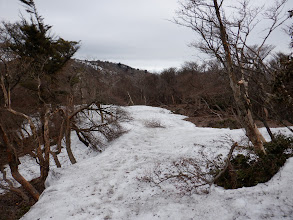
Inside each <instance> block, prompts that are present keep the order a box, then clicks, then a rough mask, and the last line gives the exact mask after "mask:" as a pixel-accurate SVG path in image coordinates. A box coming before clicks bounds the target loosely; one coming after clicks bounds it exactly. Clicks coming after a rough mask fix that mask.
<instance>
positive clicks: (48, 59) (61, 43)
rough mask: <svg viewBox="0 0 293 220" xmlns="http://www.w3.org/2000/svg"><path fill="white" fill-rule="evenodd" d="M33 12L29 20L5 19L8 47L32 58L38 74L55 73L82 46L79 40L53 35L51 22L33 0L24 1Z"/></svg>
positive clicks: (29, 11)
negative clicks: (67, 39)
mask: <svg viewBox="0 0 293 220" xmlns="http://www.w3.org/2000/svg"><path fill="white" fill-rule="evenodd" d="M21 2H22V3H23V4H25V6H26V8H27V9H26V11H27V12H28V13H29V14H30V15H31V18H30V20H29V21H27V20H25V19H24V18H22V20H21V21H20V22H16V23H13V24H11V23H4V28H5V30H6V33H7V35H8V36H9V40H8V42H7V47H8V48H9V49H10V50H11V51H13V52H15V53H16V54H17V55H18V57H19V58H21V59H24V58H30V60H31V66H32V70H33V71H35V73H36V74H41V73H45V74H54V73H56V72H57V71H58V70H60V69H61V68H62V67H63V66H64V64H65V63H66V62H67V61H68V60H69V59H70V58H71V57H72V56H73V55H74V53H75V52H76V51H77V50H78V48H79V45H78V42H75V41H66V40H64V39H63V38H57V39H55V38H54V37H53V36H52V35H50V30H51V28H52V27H51V26H49V25H46V24H45V23H44V21H43V18H42V17H41V16H40V15H39V14H38V12H37V9H36V7H35V3H34V1H33V0H29V1H25V0H23V1H21Z"/></svg>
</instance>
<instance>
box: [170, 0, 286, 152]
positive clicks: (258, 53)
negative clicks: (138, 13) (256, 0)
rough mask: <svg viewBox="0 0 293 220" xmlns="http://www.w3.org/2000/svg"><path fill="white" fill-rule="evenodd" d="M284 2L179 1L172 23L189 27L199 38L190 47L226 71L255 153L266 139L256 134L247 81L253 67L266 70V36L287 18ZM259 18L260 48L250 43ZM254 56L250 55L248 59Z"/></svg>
mask: <svg viewBox="0 0 293 220" xmlns="http://www.w3.org/2000/svg"><path fill="white" fill-rule="evenodd" d="M286 2H287V0H280V1H278V0H276V1H275V2H274V6H271V7H265V6H262V7H257V6H252V5H251V4H250V1H249V0H241V1H239V2H238V1H237V2H236V1H233V2H231V1H225V0H182V1H181V3H180V5H181V8H180V10H178V11H177V15H178V16H177V18H176V19H175V22H176V23H177V24H179V25H183V26H186V27H189V28H191V29H192V30H193V31H194V32H195V33H197V34H198V36H199V37H200V38H199V39H200V40H198V41H197V42H196V43H194V44H192V45H193V46H195V47H196V48H197V49H199V50H200V51H202V52H204V53H206V54H208V55H210V56H211V57H215V58H217V60H218V61H219V62H220V63H221V65H222V66H223V67H224V68H225V70H226V73H227V75H228V77H229V81H230V87H231V89H232V92H233V97H234V100H235V103H236V108H237V115H238V117H239V119H240V120H239V121H240V122H241V123H242V125H243V127H244V128H245V131H246V135H247V137H248V138H249V139H250V141H251V142H252V144H253V145H254V148H255V151H256V152H262V153H265V149H264V147H263V142H265V139H264V138H263V137H262V135H261V133H260V132H259V130H258V128H257V126H256V124H255V122H254V118H253V114H252V103H251V100H250V96H249V93H248V89H249V80H250V77H251V74H252V73H255V72H253V71H247V70H252V69H256V68H255V66H257V65H258V66H261V67H262V68H263V69H266V65H265V59H266V58H267V57H268V55H269V54H270V52H271V51H272V49H273V47H268V46H267V45H266V42H267V40H268V38H269V36H270V35H271V34H272V32H273V31H275V30H276V29H277V28H278V27H279V26H281V25H282V24H283V23H284V22H285V21H286V20H287V19H288V15H287V14H286V12H284V10H283V9H284V5H285V3H286ZM259 15H262V16H263V17H262V19H266V20H267V21H268V22H267V26H266V28H265V30H263V32H262V33H263V35H262V40H261V41H260V43H259V45H256V46H251V45H250V44H249V43H251V42H255V40H254V41H253V39H252V38H253V37H255V35H254V34H255V31H256V30H257V26H258V25H263V24H262V23H261V22H260V19H259ZM251 55H253V56H251Z"/></svg>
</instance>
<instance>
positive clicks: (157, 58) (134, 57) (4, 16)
mask: <svg viewBox="0 0 293 220" xmlns="http://www.w3.org/2000/svg"><path fill="white" fill-rule="evenodd" d="M177 1H178V0H82V1H80V0H47V1H45V0H35V3H36V6H37V8H38V10H39V13H40V14H41V15H42V16H43V17H44V18H45V23H46V24H50V25H52V26H53V28H52V32H53V33H54V34H56V35H58V36H60V37H62V38H64V39H66V40H74V41H79V40H80V41H81V48H80V50H79V51H78V52H77V54H76V55H75V57H77V58H81V59H99V60H108V61H112V62H121V63H124V64H127V65H130V66H132V67H135V68H140V69H148V70H161V69H163V68H168V67H180V65H182V64H183V63H184V61H196V60H198V53H197V52H196V51H195V50H194V48H190V47H188V46H187V45H188V44H189V43H191V42H192V41H194V40H195V35H194V34H193V32H192V31H191V30H189V29H187V28H184V27H180V26H177V25H175V24H173V23H172V22H170V21H169V20H172V18H173V17H174V16H175V10H176V9H178V2H177ZM266 2H272V0H267V1H266ZM288 8H291V9H292V8H293V0H289V3H288ZM20 12H22V13H23V14H25V12H24V7H23V6H22V4H21V3H20V2H19V1H18V0H0V20H5V21H11V22H13V21H16V20H19V14H20ZM289 40H290V38H289V37H288V36H286V35H285V34H283V33H282V32H281V31H279V32H278V33H276V34H275V35H274V36H273V38H272V40H271V41H272V42H274V43H275V44H277V45H278V49H279V50H282V51H284V50H287V51H288V44H289Z"/></svg>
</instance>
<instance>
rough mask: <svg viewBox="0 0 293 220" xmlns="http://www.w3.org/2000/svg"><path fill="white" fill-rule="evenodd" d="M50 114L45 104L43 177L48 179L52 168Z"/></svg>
mask: <svg viewBox="0 0 293 220" xmlns="http://www.w3.org/2000/svg"><path fill="white" fill-rule="evenodd" d="M49 114H50V110H49V108H48V107H47V106H45V115H44V152H45V155H44V164H43V167H42V172H41V178H42V180H46V178H47V176H48V174H49V170H50V146H51V143H50V134H49Z"/></svg>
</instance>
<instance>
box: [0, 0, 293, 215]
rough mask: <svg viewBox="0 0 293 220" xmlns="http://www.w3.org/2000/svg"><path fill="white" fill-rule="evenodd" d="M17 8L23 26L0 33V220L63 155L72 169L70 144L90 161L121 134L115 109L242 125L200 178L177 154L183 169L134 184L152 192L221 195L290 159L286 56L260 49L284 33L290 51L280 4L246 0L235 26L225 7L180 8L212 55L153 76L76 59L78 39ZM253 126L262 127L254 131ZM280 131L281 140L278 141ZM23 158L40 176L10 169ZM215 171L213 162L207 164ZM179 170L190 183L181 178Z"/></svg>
mask: <svg viewBox="0 0 293 220" xmlns="http://www.w3.org/2000/svg"><path fill="white" fill-rule="evenodd" d="M20 2H21V3H22V5H23V6H24V8H25V9H26V12H27V14H28V15H29V17H30V19H26V18H24V17H22V18H21V20H20V21H18V22H15V23H9V22H4V21H3V22H2V23H1V25H0V86H1V90H0V170H1V174H0V177H1V178H0V189H1V190H3V193H1V194H0V201H1V202H0V205H1V206H2V205H3V207H4V205H5V204H6V206H5V207H9V208H4V209H5V210H4V209H2V210H1V209H0V211H1V212H3V217H1V216H2V215H1V216H0V219H1V220H2V219H10V218H8V216H12V217H11V219H18V218H20V217H21V216H22V215H24V214H25V213H26V212H27V211H28V209H29V208H30V207H31V206H32V205H33V204H35V203H36V202H38V201H39V199H40V195H41V194H42V192H43V191H44V189H45V188H46V187H45V185H46V184H45V183H46V180H47V179H48V177H50V172H51V173H52V171H51V167H52V164H54V166H56V167H57V168H61V167H62V163H63V162H62V160H63V159H60V158H63V156H62V157H61V156H60V155H63V152H66V155H67V156H66V157H67V158H68V161H69V162H70V164H76V163H77V162H78V160H77V159H76V155H74V152H73V150H72V149H73V148H75V146H73V145H74V144H72V143H73V139H74V138H73V137H76V140H77V139H78V141H79V142H80V143H82V145H83V147H84V148H90V149H92V150H93V151H95V152H97V153H99V154H103V153H102V152H104V151H105V149H106V148H107V146H108V145H109V143H111V142H112V141H114V140H117V139H119V138H120V137H122V138H123V135H124V134H125V133H127V132H128V131H126V130H125V129H124V127H123V123H124V122H125V121H128V120H132V119H131V116H129V115H128V113H127V110H125V109H124V108H123V107H124V106H133V107H135V106H153V107H159V108H164V109H168V110H169V111H170V112H172V113H174V114H179V115H184V116H188V118H186V119H185V120H187V121H190V122H192V123H194V124H195V125H196V126H198V127H206V128H229V129H231V130H232V129H243V130H244V132H245V136H246V138H247V140H248V142H249V144H248V145H247V146H240V145H241V144H240V143H239V142H237V141H234V142H233V141H232V143H229V144H230V146H229V151H228V152H226V153H228V154H227V155H225V156H226V158H222V160H221V162H219V163H218V165H215V166H211V171H210V172H209V173H204V174H201V173H202V172H203V171H202V170H200V169H198V166H199V165H198V164H196V163H195V161H193V160H191V159H190V158H185V159H182V160H181V163H180V164H181V165H178V164H177V163H174V164H173V165H174V166H175V167H176V169H178V170H179V171H180V172H178V173H177V174H176V175H173V176H172V175H171V174H170V173H172V169H170V170H168V169H167V171H170V173H169V174H168V173H167V174H166V175H165V176H163V177H161V176H160V175H161V173H160V172H161V171H160V170H159V171H158V170H155V171H154V174H155V175H156V176H157V178H159V183H158V182H156V181H157V180H156V178H150V177H148V176H144V177H142V178H140V180H141V181H142V182H150V183H153V184H160V183H161V182H165V181H167V180H169V179H172V180H173V179H174V178H175V179H176V180H177V181H179V182H180V181H183V182H184V184H186V182H191V183H192V184H191V186H189V185H188V187H187V188H186V189H188V190H189V191H192V190H193V189H197V188H199V187H200V186H202V185H209V186H211V185H212V184H216V185H218V186H222V187H224V188H230V189H231V188H232V189H235V188H241V187H243V186H255V185H256V184H258V183H264V182H267V181H269V180H270V179H271V178H272V177H273V176H274V175H275V174H276V173H277V172H278V171H279V169H280V167H282V166H283V165H284V164H285V162H286V160H287V159H288V158H290V157H291V156H292V149H293V144H292V143H293V139H292V132H293V128H292V125H293V99H292V96H293V80H292V79H293V58H292V54H286V53H282V52H279V53H275V52H274V47H273V46H271V45H268V44H267V39H268V38H269V37H270V35H271V34H272V33H273V32H274V31H277V30H278V28H281V27H283V28H285V29H286V30H287V34H288V35H289V36H291V42H290V43H289V42H288V47H289V48H290V49H291V51H292V48H293V24H292V16H293V11H292V10H290V9H286V8H285V9H284V5H285V4H286V2H287V1H286V0H282V1H276V5H275V7H273V8H268V9H266V8H254V9H252V8H251V7H250V6H249V1H247V0H244V1H241V4H240V5H238V6H237V7H233V10H235V11H236V12H239V14H238V16H237V17H232V18H231V17H229V16H228V17H227V16H226V11H225V3H224V1H223V0H222V1H220V0H210V1H208V0H206V1H205V0H199V1H188V0H182V1H181V4H180V7H181V8H180V9H178V11H177V14H176V17H175V18H174V21H173V22H174V23H175V24H177V25H180V26H184V27H187V28H190V29H192V30H193V31H194V32H195V33H196V34H197V36H199V38H198V39H199V40H198V41H197V42H196V43H194V44H193V45H192V46H193V47H195V48H196V49H197V50H199V51H201V52H203V53H205V54H206V55H208V56H209V57H210V59H208V60H207V61H206V62H202V63H200V62H196V61H194V62H190V61H189V62H185V63H184V64H183V65H182V66H181V67H180V68H178V67H177V68H175V67H174V68H167V69H164V70H162V71H161V72H159V73H155V72H149V71H147V70H140V69H136V68H132V67H130V66H128V65H127V64H122V63H113V62H109V61H101V60H82V59H77V58H74V54H75V53H76V52H77V51H78V49H79V48H80V47H81V44H80V42H78V41H68V40H65V39H63V38H61V37H56V36H55V35H53V34H51V30H54V27H52V26H50V25H48V24H45V22H44V18H43V17H42V15H40V14H39V12H38V10H37V5H36V4H35V2H34V1H33V0H20ZM260 12H262V14H263V16H264V17H265V19H268V20H270V21H271V23H270V26H269V27H268V28H267V29H266V33H265V37H264V38H263V41H262V42H261V43H260V44H259V45H250V44H249V42H248V39H249V37H250V36H251V35H252V34H253V28H254V27H255V26H256V25H257V24H258V22H259V21H258V20H257V15H258V14H260ZM286 22H289V23H290V24H291V25H290V26H286V25H285V23H286ZM175 24H174V25H175ZM276 43H277V42H276ZM289 44H290V45H289ZM120 106H121V107H122V108H120ZM162 117H163V116H162ZM174 120H175V119H174ZM176 120H177V119H176ZM164 123H167V122H164V121H162V122H159V121H152V120H151V121H148V122H145V123H144V126H146V127H148V128H164V127H165V126H164ZM262 127H263V128H264V129H265V130H262V131H260V129H259V128H262ZM277 127H282V128H284V129H287V130H288V131H289V135H287V136H285V135H281V134H277V133H275V132H274V129H275V128H277ZM178 128H180V127H178ZM264 131H265V132H267V134H268V137H267V138H265V137H264V135H263V133H262V132H264ZM268 139H269V141H268ZM74 140H75V139H74ZM74 143H75V142H74ZM227 143H228V142H227ZM239 147H243V148H245V147H246V148H245V149H247V148H249V150H250V151H251V152H252V154H254V155H255V157H256V158H257V159H255V158H253V157H248V156H244V155H243V154H241V153H239V152H238V151H237V149H236V150H235V148H239ZM234 150H235V151H234ZM236 151H237V153H236V154H235V152H236ZM25 155H29V156H30V157H31V158H33V160H35V162H36V164H37V166H38V167H39V173H40V174H39V176H38V177H37V178H34V179H32V180H27V179H26V177H25V176H24V175H23V174H21V172H20V170H19V167H20V164H21V163H20V158H22V157H24V156H25ZM202 157H203V158H204V156H202ZM215 163H216V158H213V161H211V162H210V163H209V164H215ZM201 165H202V164H201ZM209 166H210V165H209ZM158 167H160V166H158ZM186 167H193V168H192V169H195V171H194V172H197V173H198V175H186V174H185V173H184V172H186ZM235 170H236V171H235ZM165 171H166V170H165ZM165 171H164V172H165ZM156 172H157V173H156ZM9 173H10V174H9ZM205 175H209V178H206V177H205ZM160 178H161V179H160ZM185 178H186V179H185ZM210 178H211V179H210ZM199 180H200V181H199ZM16 183H18V184H19V185H17V184H16ZM180 183H181V182H180ZM184 184H183V186H186V185H184ZM186 189H185V190H183V191H186ZM188 190H187V191H188ZM12 204H14V205H12ZM15 204H21V205H19V206H18V205H15ZM291 211H292V210H291ZM108 219H110V218H108Z"/></svg>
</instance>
